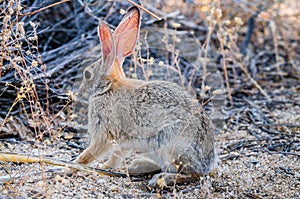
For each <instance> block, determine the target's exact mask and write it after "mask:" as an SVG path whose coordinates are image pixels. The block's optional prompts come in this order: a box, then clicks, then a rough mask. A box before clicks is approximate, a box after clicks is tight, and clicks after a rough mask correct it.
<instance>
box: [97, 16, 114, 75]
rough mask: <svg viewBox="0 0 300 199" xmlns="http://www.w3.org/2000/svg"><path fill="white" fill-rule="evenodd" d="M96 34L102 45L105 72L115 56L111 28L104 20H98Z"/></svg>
mask: <svg viewBox="0 0 300 199" xmlns="http://www.w3.org/2000/svg"><path fill="white" fill-rule="evenodd" d="M98 34H99V38H100V41H101V46H102V64H103V67H104V71H105V72H106V73H107V72H108V71H110V70H111V67H112V65H113V63H114V60H115V57H116V52H115V44H114V39H113V36H112V33H111V30H110V29H109V27H108V25H107V24H106V23H105V22H104V21H100V22H99V25H98Z"/></svg>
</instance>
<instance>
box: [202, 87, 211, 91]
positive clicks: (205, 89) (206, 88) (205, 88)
mask: <svg viewBox="0 0 300 199" xmlns="http://www.w3.org/2000/svg"><path fill="white" fill-rule="evenodd" d="M210 89H211V88H210V87H209V86H205V87H204V88H203V90H204V91H208V90H210Z"/></svg>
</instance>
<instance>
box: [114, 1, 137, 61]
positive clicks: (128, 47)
mask: <svg viewBox="0 0 300 199" xmlns="http://www.w3.org/2000/svg"><path fill="white" fill-rule="evenodd" d="M139 29H140V11H139V9H138V8H137V7H131V8H130V9H129V10H128V12H127V13H126V14H125V16H124V17H123V19H122V21H121V22H120V24H119V25H118V27H117V28H116V30H115V32H114V40H115V44H116V58H117V59H118V61H119V63H120V64H121V65H122V63H123V61H124V58H125V57H127V56H128V55H130V54H131V53H132V51H133V48H134V46H135V43H136V41H137V38H138V35H139Z"/></svg>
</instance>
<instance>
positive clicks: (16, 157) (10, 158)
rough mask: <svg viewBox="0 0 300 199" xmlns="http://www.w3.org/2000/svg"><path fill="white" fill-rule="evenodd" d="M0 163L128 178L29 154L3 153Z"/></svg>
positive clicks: (116, 173) (124, 175)
mask: <svg viewBox="0 0 300 199" xmlns="http://www.w3.org/2000/svg"><path fill="white" fill-rule="evenodd" d="M0 161H2V162H15V163H44V164H49V165H55V166H61V167H66V168H72V169H76V170H81V171H87V172H93V173H97V174H99V175H106V176H113V177H128V175H127V174H125V173H118V172H111V171H106V170H103V169H98V168H93V167H89V166H85V165H79V164H76V163H73V162H65V161H61V160H53V159H49V158H41V157H36V156H33V155H29V154H17V153H5V152H0Z"/></svg>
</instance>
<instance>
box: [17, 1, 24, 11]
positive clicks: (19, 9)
mask: <svg viewBox="0 0 300 199" xmlns="http://www.w3.org/2000/svg"><path fill="white" fill-rule="evenodd" d="M22 9H23V7H22V6H21V3H20V1H18V5H17V12H18V13H20V11H21V10H22Z"/></svg>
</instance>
